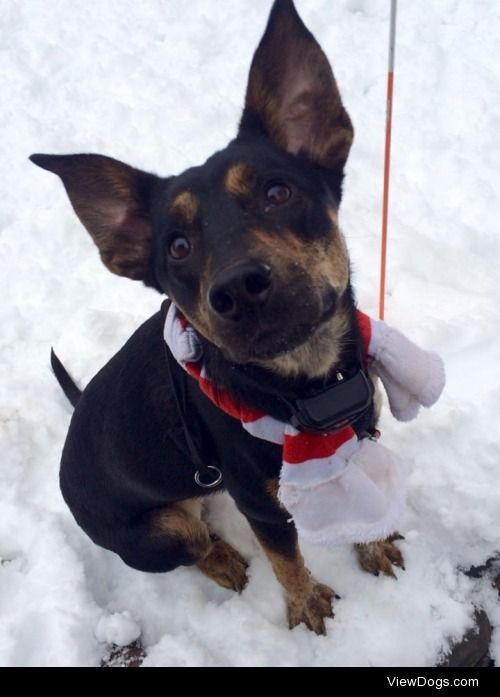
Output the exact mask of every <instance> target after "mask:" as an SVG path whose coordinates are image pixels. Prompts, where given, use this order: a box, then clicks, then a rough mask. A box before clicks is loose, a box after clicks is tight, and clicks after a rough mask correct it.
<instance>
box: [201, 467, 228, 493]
mask: <svg viewBox="0 0 500 697" xmlns="http://www.w3.org/2000/svg"><path fill="white" fill-rule="evenodd" d="M206 469H207V470H213V471H214V472H215V473H216V475H215V479H214V480H213V481H212V482H204V481H202V479H201V474H200V470H196V472H195V473H194V481H195V482H196V483H197V484H198V486H201V487H202V488H203V489H213V487H214V486H217V484H220V483H221V481H222V472H221V471H220V469H219V468H218V467H215V466H214V465H207V466H206Z"/></svg>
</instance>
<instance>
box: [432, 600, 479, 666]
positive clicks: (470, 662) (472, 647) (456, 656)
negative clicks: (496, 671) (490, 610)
mask: <svg viewBox="0 0 500 697" xmlns="http://www.w3.org/2000/svg"><path fill="white" fill-rule="evenodd" d="M491 634H492V628H491V624H490V621H489V619H488V616H487V614H486V613H485V612H484V611H483V610H477V611H476V613H475V615H474V626H473V627H472V628H471V629H469V630H468V631H467V632H466V633H465V635H464V636H463V638H462V640H461V641H460V642H458V643H457V644H455V645H454V646H452V648H451V651H450V653H449V654H448V655H447V656H446V658H445V659H444V661H443V662H442V663H440V664H439V667H440V668H475V667H477V668H479V667H480V668H489V667H492V661H491V658H490V656H489V647H490V641H491Z"/></svg>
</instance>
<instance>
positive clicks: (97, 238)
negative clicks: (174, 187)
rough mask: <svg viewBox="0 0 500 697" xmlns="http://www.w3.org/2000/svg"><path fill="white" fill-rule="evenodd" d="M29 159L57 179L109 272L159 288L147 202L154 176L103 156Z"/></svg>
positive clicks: (47, 156) (35, 156) (58, 156)
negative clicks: (156, 279)
mask: <svg viewBox="0 0 500 697" xmlns="http://www.w3.org/2000/svg"><path fill="white" fill-rule="evenodd" d="M30 160H31V161H32V162H33V163H34V164H35V165H38V167H42V168H43V169H47V170H49V172H54V174H57V175H59V176H60V177H61V179H62V181H63V184H64V187H65V189H66V191H67V193H68V196H69V199H70V201H71V204H72V206H73V208H74V209H75V212H76V214H77V216H78V217H79V218H80V220H81V222H82V223H83V225H84V226H85V227H86V228H87V230H88V232H89V233H90V236H91V237H92V239H93V240H94V242H95V244H96V245H97V247H98V249H99V253H100V255H101V259H102V261H103V262H104V264H105V265H106V266H107V268H108V269H109V270H110V271H112V272H113V273H115V274H118V275H119V276H127V277H128V278H132V279H135V280H140V281H144V283H146V285H150V286H153V287H157V283H156V281H155V280H154V274H153V271H152V261H151V257H152V224H151V217H150V211H149V208H150V206H149V202H150V198H151V192H152V189H153V188H154V186H155V184H156V182H158V181H160V180H159V179H158V177H156V176H154V175H153V174H148V173H146V172H142V171H141V170H138V169H134V168H133V167H129V166H128V165H126V164H124V163H123V162H119V161H118V160H114V159H112V158H111V157H104V156H103V155H31V157H30Z"/></svg>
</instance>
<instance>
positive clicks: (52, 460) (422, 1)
mask: <svg viewBox="0 0 500 697" xmlns="http://www.w3.org/2000/svg"><path fill="white" fill-rule="evenodd" d="M399 4H400V13H399V23H398V45H397V53H396V65H397V73H396V92H395V99H396V102H395V113H394V118H395V124H394V140H393V179H392V205H391V226H390V249H389V253H390V256H389V276H388V290H389V297H388V300H387V319H388V321H390V323H392V324H393V325H395V326H397V327H399V328H401V329H402V330H403V331H405V332H407V333H408V334H409V335H410V336H412V337H414V338H415V339H416V340H418V341H419V342H420V343H421V344H422V345H424V346H427V347H429V348H434V349H436V350H438V351H440V352H441V354H442V355H443V356H444V358H445V360H446V364H447V371H448V386H447V389H446V393H445V394H444V396H443V398H442V399H441V401H440V402H439V403H438V405H437V406H436V407H435V408H433V409H432V410H431V411H430V412H426V413H424V414H422V415H421V416H420V417H419V419H418V420H417V421H416V422H414V423H413V424H411V425H403V424H398V423H396V422H395V421H394V420H393V419H392V418H391V417H390V415H386V416H384V418H383V424H382V426H383V431H384V442H385V443H386V445H388V446H389V447H391V448H393V449H394V450H396V451H397V452H399V453H400V454H401V456H402V457H403V459H404V461H405V462H406V466H407V470H408V473H409V485H410V495H409V503H410V510H409V513H408V515H407V517H406V519H405V521H404V524H403V525H402V528H401V530H402V532H403V533H404V534H405V535H406V541H405V542H403V543H402V545H401V546H402V548H403V550H404V553H405V556H406V561H407V570H406V572H398V577H399V580H398V581H397V582H394V581H393V580H390V579H385V578H374V577H372V576H369V575H366V574H364V573H362V572H361V571H360V570H359V569H358V568H357V566H356V563H355V560H354V556H353V553H352V551H351V550H350V549H348V548H340V549H338V550H337V551H335V552H328V551H324V550H321V549H318V548H312V547H309V548H306V549H305V555H306V557H307V562H308V565H309V566H310V568H311V569H312V570H313V572H314V574H315V576H317V577H318V578H319V579H321V580H323V581H325V582H327V583H330V584H331V585H333V586H334V587H335V589H336V590H338V592H339V594H340V595H341V596H342V600H341V601H339V602H338V603H337V606H336V617H335V619H334V620H333V621H329V622H328V636H327V637H326V638H323V637H317V636H315V635H313V634H311V633H310V632H308V630H307V629H306V628H305V627H303V626H301V627H298V628H296V629H294V630H293V631H292V632H290V631H289V630H288V629H287V627H286V626H285V608H284V602H283V598H282V593H281V590H280V588H279V586H278V584H277V582H276V581H275V579H274V578H273V574H272V571H271V569H270V566H269V564H268V562H267V561H266V559H265V558H264V555H263V553H262V552H261V551H260V549H259V548H258V545H257V543H256V541H255V540H254V538H253V536H252V534H251V533H250V531H249V528H248V526H247V524H246V523H245V522H244V521H243V519H242V518H241V516H240V515H239V514H238V513H237V512H236V511H235V509H234V506H233V505H232V503H231V502H230V501H229V500H228V499H226V498H224V497H220V498H219V500H218V502H217V505H216V506H215V510H214V511H213V513H212V518H213V520H214V522H215V523H216V525H217V526H218V527H219V529H220V530H221V532H222V533H224V534H225V535H226V536H227V537H228V539H230V540H231V541H233V542H234V543H235V544H236V545H237V546H238V547H239V548H240V550H241V551H242V552H243V553H244V554H245V555H246V557H247V558H248V559H249V560H250V582H249V584H248V587H247V588H246V589H245V591H244V592H243V593H242V594H241V595H240V596H238V595H235V594H233V593H232V592H230V591H225V590H222V589H220V588H218V587H216V586H215V585H213V584H212V583H211V582H210V581H209V580H207V579H206V578H205V577H203V576H202V575H201V574H199V573H197V571H196V570H193V569H180V570H177V571H175V572H174V573H171V574H167V575H147V574H143V573H140V572H136V571H134V570H132V569H129V568H127V567H126V566H125V565H124V564H123V563H122V562H121V561H120V560H119V559H118V557H116V556H114V555H113V554H111V553H109V552H106V551H104V550H102V549H99V548H97V547H95V546H94V545H93V544H92V543H91V542H90V541H89V540H88V539H87V538H86V537H85V536H84V534H83V533H82V532H81V531H80V529H79V528H78V527H77V526H76V524H75V523H74V521H73V519H72V517H71V515H70V513H69V511H68V510H67V509H66V507H65V505H64V503H63V501H62V499H61V496H60V494H59V490H58V480H57V475H58V460H59V456H60V452H61V448H62V445H63V441H64V437H65V433H66V429H67V427H68V423H69V419H70V415H71V409H70V407H69V405H68V404H67V402H66V401H65V398H64V397H63V395H62V393H61V391H60V389H59V387H58V385H57V383H56V381H55V379H54V378H53V377H52V375H51V373H50V370H49V361H48V359H49V348H50V346H51V345H54V346H55V347H56V348H57V351H58V352H59V354H60V356H61V357H62V359H63V360H64V361H65V362H66V364H67V365H68V367H69V368H70V370H71V371H72V373H73V374H74V375H75V376H76V377H77V378H78V380H79V381H80V382H81V384H85V383H86V382H87V381H88V380H89V379H90V377H91V376H92V375H93V374H94V373H95V372H96V371H97V369H98V368H99V367H100V366H101V365H102V364H103V363H104V362H105V361H106V360H107V359H108V358H109V357H110V356H111V355H112V354H113V353H114V352H115V351H116V350H117V349H118V348H119V347H120V346H121V345H122V344H123V342H124V341H125V340H126V338H127V337H128V336H129V335H130V334H131V333H132V331H133V330H134V329H135V328H136V327H137V326H138V325H139V324H140V323H141V322H142V321H143V320H145V319H146V318H147V317H148V316H150V315H151V314H152V313H153V312H155V311H156V309H157V308H158V307H159V304H160V296H158V295H157V294H155V293H154V292H153V291H151V290H147V289H145V288H143V287H141V286H140V285H139V284H134V283H133V282H132V281H128V280H124V279H119V278H116V277H113V276H112V275H111V274H110V273H108V272H107V271H106V270H105V268H104V267H103V266H102V265H101V263H100V262H99V259H98V255H97V253H96V250H95V248H94V246H93V244H92V242H91V241H90V239H89V237H88V236H87V234H86V233H85V231H84V230H83V228H82V227H81V226H80V225H79V223H78V222H77V220H76V217H75V216H74V214H73V212H72V210H71V208H70V205H69V203H68V201H67V199H66V196H65V194H64V191H63V189H62V187H61V185H60V184H59V182H58V180H57V178H56V177H54V176H52V175H50V174H48V173H45V172H42V171H41V170H39V169H37V168H35V167H34V166H33V165H31V164H30V163H29V162H28V160H27V157H28V155H29V154H30V153H31V152H37V151H38V152H40V151H41V152H57V153H71V152H101V153H105V154H108V155H112V156H114V157H117V158H120V159H123V160H125V161H127V162H130V163H131V164H134V165H136V166H138V167H142V168H144V169H149V170H152V171H156V172H158V173H163V174H167V173H176V172H180V171H182V170H183V169H184V168H185V167H187V166H188V165H191V164H198V163H201V162H202V161H204V159H205V158H206V157H208V156H209V155H210V154H211V153H212V152H213V151H214V150H215V149H217V148H220V147H223V146H224V145H225V144H226V142H227V141H228V139H230V138H231V137H232V135H233V134H234V132H235V127H236V122H237V120H238V116H239V113H240V108H241V105H242V96H243V92H244V87H245V84H246V75H247V70H248V67H249V63H250V60H251V57H252V53H253V50H254V49H255V46H256V44H257V41H258V40H259V38H260V35H261V32H262V30H263V28H264V24H265V21H266V17H267V12H268V9H269V6H270V2H267V1H266V2H264V1H261V2H258V3H250V2H248V1H246V0H224V1H222V0H218V1H217V2H208V0H191V2H189V3H186V2H181V1H180V0H146V1H145V2H141V3H138V2H135V1H134V0H103V1H102V2H85V3H74V2H70V0H53V1H52V2H50V3H47V2H45V0H25V1H24V2H19V1H18V0H2V3H1V5H0V23H1V26H2V42H1V45H0V65H1V66H2V97H1V102H2V106H1V107H0V128H1V142H0V168H1V173H2V183H3V187H2V188H3V194H2V202H1V204H0V232H1V247H0V254H1V267H0V268H1V277H2V279H3V282H2V304H1V310H0V311H1V319H0V322H1V326H2V332H1V335H0V346H1V364H0V386H1V387H0V391H1V403H0V432H1V452H2V460H1V465H0V557H1V559H2V565H1V566H0V664H2V665H9V666H21V665H25V666H26V665H27V666H32V665H42V666H47V665H57V666H63V665H73V666H89V665H98V664H99V661H100V659H101V657H102V655H103V654H104V653H105V651H106V645H107V644H108V643H109V642H114V643H117V644H126V643H127V642H129V641H131V640H133V639H134V638H136V637H137V636H139V635H141V637H142V641H143V643H144V645H145V647H146V650H147V658H146V661H145V665H149V666H153V665H164V666H166V665H168V666H205V665H224V666H230V665H238V666H243V665H254V666H267V665H281V666H287V665H288V666H291V665H297V666H298V665H310V666H324V665H331V666H337V665H350V666H366V665H390V666H411V665H433V664H435V663H436V661H437V660H438V659H439V656H440V655H442V653H443V652H444V651H446V648H447V646H448V642H449V640H451V639H458V638H459V637H460V636H461V635H462V634H463V632H464V630H465V629H466V628H467V627H468V626H470V624H471V618H472V614H473V609H474V606H475V605H478V606H483V607H485V608H486V609H487V611H488V613H489V616H490V619H491V620H492V622H493V623H495V624H496V625H497V626H498V625H500V611H499V607H498V604H496V599H495V594H494V593H493V591H492V590H491V589H490V588H489V585H488V583H487V582H486V581H479V582H473V581H472V580H470V579H468V578H466V577H465V576H463V575H462V574H460V573H459V572H458V571H457V569H458V568H460V567H465V568H467V567H469V566H470V565H471V564H480V563H481V562H484V560H485V559H486V558H487V557H489V556H491V555H493V554H495V552H497V551H498V549H499V547H500V543H499V533H500V487H499V485H498V483H499V481H500V456H499V453H500V435H499V430H498V424H497V423H496V421H495V417H496V418H498V412H499V408H500V371H499V367H498V357H499V355H500V338H499V334H498V326H499V322H500V310H499V308H500V287H499V280H498V278H499V271H498V259H499V258H500V235H499V230H498V220H499V218H500V211H499V206H498V203H499V198H498V192H499V191H500V162H499V157H500V156H499V147H498V138H499V129H500V91H499V83H498V80H499V74H500V64H499V62H498V37H499V36H500V5H499V4H498V3H497V2H495V0H482V1H480V0H475V1H474V2H470V1H468V0H461V1H460V0H440V2H439V3H430V2H428V1H427V0H412V2H405V1H404V0H403V1H402V2H400V3H399ZM297 5H298V8H299V11H300V12H301V13H302V16H303V17H304V19H305V21H306V23H307V24H308V25H309V27H310V28H311V29H312V31H313V32H314V33H315V35H316V36H317V37H318V39H319V40H320V42H321V43H322V45H323V47H324V48H325V50H326V52H327V54H328V55H329V57H330V59H331V60H332V63H333V65H334V67H335V71H336V75H337V78H338V81H339V84H340V87H341V90H342V93H343V95H344V99H345V103H346V105H347V107H348V110H349V111H350V113H351V116H352V118H353V121H354V124H355V128H356V139H355V146H354V148H353V151H352V156H351V158H350V161H349V167H348V177H347V181H346V187H345V199H344V202H343V206H342V209H341V222H342V224H343V227H344V230H345V232H346V235H347V238H348V241H349V246H350V249H351V254H352V257H353V262H354V269H355V283H356V287H357V290H358V294H359V298H360V304H361V306H362V307H363V308H364V309H365V310H367V311H369V312H375V311H376V310H375V308H376V296H377V276H378V247H379V228H380V198H381V180H382V155H383V130H384V107H385V79H386V73H385V70H386V52H387V45H386V44H387V32H388V5H389V3H388V2H381V1H380V0H379V1H378V2H377V1H376V0H335V1H333V0H332V1H330V0H297ZM492 651H493V655H494V657H495V658H496V661H497V662H500V632H498V629H497V630H496V633H495V635H494V639H493V645H492Z"/></svg>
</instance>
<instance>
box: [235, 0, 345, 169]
mask: <svg viewBox="0 0 500 697" xmlns="http://www.w3.org/2000/svg"><path fill="white" fill-rule="evenodd" d="M248 130H251V131H260V132H261V133H264V134H265V135H266V136H267V137H268V138H270V139H271V140H272V141H273V142H274V143H276V144H277V145H278V146H280V147H281V148H283V149H284V150H287V151H288V152H290V153H292V154H294V155H300V156H302V157H305V158H307V159H309V160H311V161H312V162H314V163H316V164H319V165H321V166H322V167H325V168H328V169H331V170H336V171H337V172H338V173H339V174H341V173H342V171H343V168H344V165H345V163H346V160H347V157H348V155H349V150H350V147H351V143H352V139H353V133H354V132H353V128H352V124H351V120H350V118H349V116H348V114H347V112H346V110H345V109H344V106H343V104H342V100H341V97H340V93H339V90H338V87H337V83H336V82H335V78H334V76H333V72H332V69H331V67H330V64H329V62H328V59H327V57H326V56H325V54H324V53H323V51H322V49H321V47H320V45H319V44H318V42H317V41H316V39H315V38H314V36H313V35H312V34H311V32H310V31H309V30H308V29H307V27H306V26H305V25H304V23H303V21H302V20H301V18H300V16H299V14H298V12H297V10H296V9H295V5H294V3H293V0H275V2H274V4H273V7H272V10H271V14H270V15H269V21H268V23H267V27H266V30H265V32H264V35H263V37H262V39H261V41H260V44H259V45H258V47H257V50H256V52H255V55H254V57H253V60H252V65H251V67H250V75H249V77H248V86H247V93H246V102H245V110H244V112H243V116H242V119H241V123H240V134H244V133H245V132H246V131H248Z"/></svg>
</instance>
